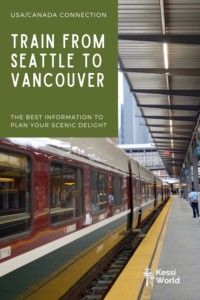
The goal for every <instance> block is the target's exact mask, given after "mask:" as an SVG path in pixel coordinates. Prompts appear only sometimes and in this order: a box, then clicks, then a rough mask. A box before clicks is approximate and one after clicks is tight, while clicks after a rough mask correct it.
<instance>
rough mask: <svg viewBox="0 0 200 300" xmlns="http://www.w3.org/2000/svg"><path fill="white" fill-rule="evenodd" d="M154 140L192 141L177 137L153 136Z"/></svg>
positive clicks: (189, 138) (188, 138)
mask: <svg viewBox="0 0 200 300" xmlns="http://www.w3.org/2000/svg"><path fill="white" fill-rule="evenodd" d="M153 139H154V140H155V139H156V140H159V139H161V140H162V139H163V140H174V141H190V140H191V137H176V136H166V137H165V136H153Z"/></svg>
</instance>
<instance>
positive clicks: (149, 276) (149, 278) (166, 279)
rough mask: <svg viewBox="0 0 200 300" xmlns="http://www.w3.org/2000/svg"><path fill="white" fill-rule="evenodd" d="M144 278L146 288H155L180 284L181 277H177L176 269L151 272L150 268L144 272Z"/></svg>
mask: <svg viewBox="0 0 200 300" xmlns="http://www.w3.org/2000/svg"><path fill="white" fill-rule="evenodd" d="M143 275H144V278H145V280H146V287H149V286H151V287H153V285H154V284H155V283H156V284H179V283H180V277H179V276H177V272H176V269H172V270H162V269H156V272H155V273H153V272H151V270H150V268H148V267H147V268H146V269H145V271H144V272H143Z"/></svg>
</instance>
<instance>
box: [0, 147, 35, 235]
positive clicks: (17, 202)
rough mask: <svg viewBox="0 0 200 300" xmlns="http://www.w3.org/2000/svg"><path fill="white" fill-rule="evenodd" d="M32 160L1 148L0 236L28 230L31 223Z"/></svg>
mask: <svg viewBox="0 0 200 300" xmlns="http://www.w3.org/2000/svg"><path fill="white" fill-rule="evenodd" d="M30 177H31V176H30V160H29V159H28V158H27V157H26V156H24V155H18V154H13V153H9V152H5V151H2V150H0V237H1V238H3V237H7V236H10V235H14V234H18V233H22V232H24V231H27V230H28V229H29V227H30V224H31V211H30V210H31V203H30V202H31V192H30Z"/></svg>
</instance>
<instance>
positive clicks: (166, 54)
mask: <svg viewBox="0 0 200 300" xmlns="http://www.w3.org/2000/svg"><path fill="white" fill-rule="evenodd" d="M163 53H164V64H165V69H168V68H169V61H168V47H167V44H166V43H164V44H163Z"/></svg>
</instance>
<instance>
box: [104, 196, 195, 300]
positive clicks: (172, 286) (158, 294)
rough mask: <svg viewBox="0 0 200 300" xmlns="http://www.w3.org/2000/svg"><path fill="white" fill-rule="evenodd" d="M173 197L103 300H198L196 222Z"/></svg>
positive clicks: (187, 207)
mask: <svg viewBox="0 0 200 300" xmlns="http://www.w3.org/2000/svg"><path fill="white" fill-rule="evenodd" d="M192 216H193V214H192V208H191V207H190V205H189V203H188V202H187V201H186V200H185V199H181V198H180V197H179V196H178V195H177V196H173V197H172V199H171V200H170V201H169V202H168V203H167V204H166V206H165V208H164V209H163V211H162V212H161V214H160V216H159V217H158V219H157V220H156V222H155V223H154V225H153V226H152V228H151V229H150V231H149V232H148V234H147V236H146V237H145V238H144V240H143V241H142V243H141V244H140V246H139V248H138V249H137V251H136V252H135V254H134V255H133V257H132V258H131V260H130V261H129V263H128V264H127V266H126V267H125V268H124V270H123V272H122V273H121V275H120V276H119V278H118V279H117V281H116V282H115V284H114V285H113V287H112V288H111V290H110V292H109V293H108V294H107V296H106V297H105V300H113V299H115V300H176V299H181V300H199V299H200V222H199V219H198V218H193V217H192Z"/></svg>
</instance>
